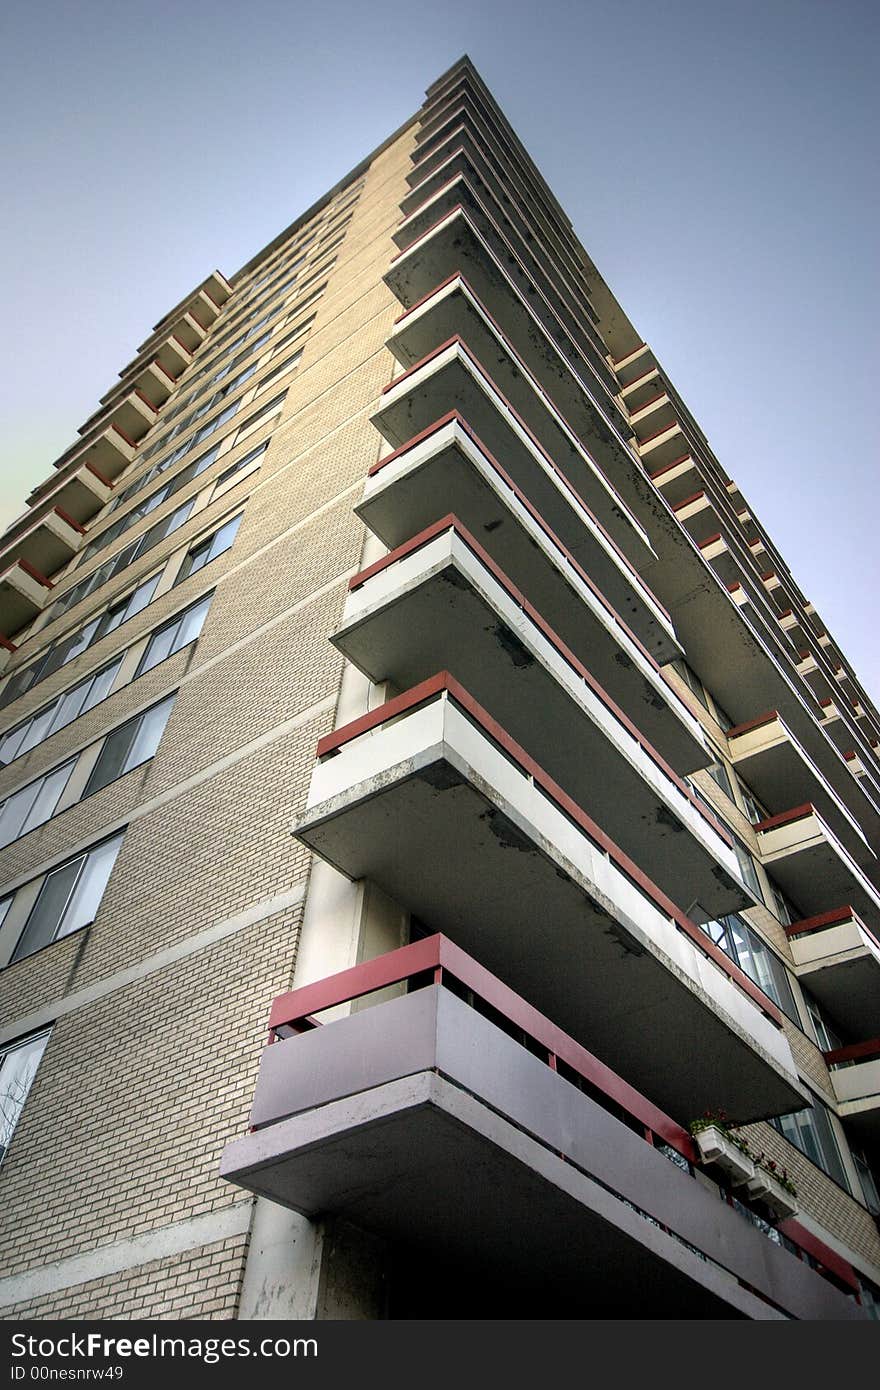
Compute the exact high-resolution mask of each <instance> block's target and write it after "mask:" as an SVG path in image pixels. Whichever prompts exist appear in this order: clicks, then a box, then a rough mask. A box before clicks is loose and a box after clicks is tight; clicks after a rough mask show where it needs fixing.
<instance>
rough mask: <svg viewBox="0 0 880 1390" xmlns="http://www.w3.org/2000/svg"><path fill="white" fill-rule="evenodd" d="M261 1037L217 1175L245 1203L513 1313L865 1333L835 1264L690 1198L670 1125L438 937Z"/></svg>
mask: <svg viewBox="0 0 880 1390" xmlns="http://www.w3.org/2000/svg"><path fill="white" fill-rule="evenodd" d="M404 986H405V987H407V988H408V992H407V993H397V995H396V997H394V998H391V999H389V998H387V996H385V997H384V999H383V1002H370V1001H368V1006H367V1007H362V1005H363V1002H364V998H365V996H368V995H370V994H375V992H376V991H377V990H379V989H382V988H384V989H386V990H387V989H388V988H389V987H390V988H392V989H395V988H396V989H398V990H399V989H400V988H401V987H404ZM340 1005H341V1006H342V1007H346V1006H348V1007H349V1008H352V1009H353V1010H354V1011H353V1012H350V1013H349V1014H348V1016H347V1017H342V1018H338V1017H337V1018H336V1019H335V1020H334V1021H332V1022H325V1023H321V1022H319V1020H318V1018H316V1015H318V1014H320V1013H322V1012H326V1010H328V1009H329V1008H333V1007H336V1008H337V1009H338V1007H339V1006H340ZM359 1005H361V1007H359ZM270 1026H271V1028H272V1030H273V1036H274V1038H275V1041H274V1043H273V1045H272V1046H270V1047H267V1048H266V1049H265V1050H264V1052H263V1055H262V1058H261V1062H260V1073H259V1079H258V1082H257V1089H256V1095H255V1099H254V1105H253V1110H252V1113H251V1122H252V1125H253V1126H254V1130H253V1132H252V1133H250V1134H248V1135H247V1136H246V1137H244V1138H242V1139H238V1140H234V1141H233V1142H232V1143H230V1144H228V1145H227V1147H226V1150H225V1152H224V1155H223V1160H222V1166H221V1175H222V1176H223V1177H224V1178H226V1179H227V1180H228V1181H230V1182H233V1183H236V1184H237V1185H239V1186H241V1187H244V1188H246V1189H247V1190H248V1191H251V1192H255V1193H258V1194H259V1195H261V1196H264V1197H268V1198H269V1199H270V1200H272V1201H275V1202H279V1203H281V1204H282V1205H283V1206H287V1207H291V1208H293V1209H294V1210H295V1211H299V1212H301V1213H303V1214H304V1215H306V1216H307V1217H320V1216H322V1215H324V1214H326V1213H332V1214H335V1215H338V1216H341V1217H344V1218H346V1219H348V1220H350V1221H353V1222H355V1223H357V1224H358V1225H360V1226H362V1227H365V1228H366V1229H368V1230H372V1231H374V1232H376V1233H378V1234H379V1235H381V1236H383V1237H384V1238H385V1239H387V1240H390V1241H392V1242H396V1241H403V1242H405V1243H406V1245H407V1246H408V1247H409V1248H410V1249H411V1250H413V1252H414V1256H415V1259H416V1261H421V1262H423V1263H427V1264H428V1265H431V1264H433V1262H434V1261H435V1260H436V1259H437V1258H438V1257H439V1258H440V1259H442V1260H444V1261H445V1260H450V1261H453V1262H457V1264H458V1266H459V1267H460V1268H466V1269H468V1270H469V1271H471V1272H472V1274H473V1275H474V1277H475V1278H476V1279H478V1280H482V1281H483V1282H484V1283H485V1284H486V1286H487V1287H492V1288H495V1289H497V1288H498V1287H499V1284H500V1286H501V1288H502V1289H510V1291H511V1295H512V1298H511V1301H510V1303H509V1306H510V1307H511V1308H516V1309H519V1308H523V1309H524V1308H530V1309H531V1310H534V1308H535V1306H536V1302H535V1300H536V1299H537V1300H538V1301H539V1304H538V1306H541V1307H543V1306H546V1305H548V1304H549V1306H551V1307H553V1308H554V1310H555V1315H556V1316H564V1315H566V1314H569V1315H571V1316H589V1317H596V1316H597V1315H599V1314H600V1313H602V1314H606V1315H609V1316H618V1317H619V1316H621V1315H628V1314H629V1312H630V1311H631V1310H632V1308H633V1307H643V1306H645V1302H646V1300H647V1301H648V1303H649V1306H650V1307H651V1309H652V1311H653V1312H654V1313H655V1314H657V1315H658V1316H661V1315H665V1316H669V1317H683V1316H688V1317H720V1316H723V1317H750V1318H757V1319H764V1318H771V1319H772V1318H774V1317H778V1316H779V1315H780V1313H781V1314H783V1315H785V1316H788V1317H795V1318H804V1319H806V1318H810V1319H819V1318H835V1319H836V1318H845V1319H851V1318H859V1317H860V1316H861V1314H860V1310H859V1308H858V1307H857V1305H855V1303H854V1302H853V1301H852V1299H851V1298H847V1297H846V1294H847V1293H848V1294H852V1293H854V1292H855V1290H856V1289H857V1287H858V1285H857V1281H856V1278H855V1275H854V1272H853V1270H852V1268H851V1266H849V1265H848V1264H847V1263H846V1261H844V1260H842V1259H841V1258H840V1257H839V1256H838V1255H836V1254H835V1253H834V1252H832V1251H831V1250H829V1249H827V1247H824V1246H822V1245H820V1244H819V1243H818V1242H817V1241H816V1240H815V1238H814V1237H812V1236H810V1235H809V1234H808V1233H807V1232H805V1231H803V1229H802V1228H801V1227H800V1226H799V1225H798V1224H797V1223H796V1222H793V1221H788V1222H785V1223H784V1224H783V1227H782V1231H783V1233H784V1234H782V1235H780V1234H778V1233H776V1234H774V1237H773V1239H769V1238H768V1235H767V1233H766V1228H765V1230H764V1231H763V1232H762V1231H760V1230H758V1229H756V1227H755V1225H754V1224H752V1222H751V1221H750V1220H749V1218H748V1213H747V1210H746V1209H745V1208H744V1207H741V1208H740V1209H739V1210H737V1209H735V1208H734V1207H733V1206H732V1205H731V1204H730V1203H729V1200H724V1198H726V1197H727V1193H726V1191H725V1189H723V1188H719V1187H718V1186H717V1185H716V1183H715V1182H713V1181H710V1180H708V1179H705V1180H704V1181H702V1182H699V1181H696V1180H695V1177H694V1173H695V1166H696V1161H697V1155H696V1152H695V1149H694V1146H693V1143H692V1141H691V1139H690V1136H689V1135H688V1134H687V1132H686V1131H685V1130H683V1129H682V1128H681V1126H680V1125H678V1124H676V1123H675V1122H674V1121H673V1120H672V1119H670V1118H669V1116H668V1115H665V1114H664V1113H663V1112H662V1111H661V1110H659V1109H658V1108H657V1106H656V1105H655V1104H653V1103H652V1102H651V1101H649V1100H647V1099H646V1097H645V1096H644V1095H643V1094H639V1092H638V1091H636V1090H634V1089H633V1087H632V1086H631V1085H629V1084H627V1082H625V1081H623V1080H622V1078H621V1077H620V1076H619V1075H615V1073H614V1072H612V1071H611V1070H609V1068H608V1067H606V1066H604V1065H603V1064H602V1063H601V1062H600V1061H599V1060H598V1059H597V1058H596V1057H595V1056H593V1055H592V1054H591V1053H589V1052H587V1051H586V1050H585V1049H584V1048H583V1047H581V1046H580V1045H579V1044H578V1043H577V1042H576V1041H575V1040H574V1039H573V1038H572V1037H571V1036H568V1035H566V1033H565V1032H563V1031H562V1030H561V1029H560V1028H559V1027H557V1026H556V1025H555V1024H554V1023H551V1022H550V1021H549V1019H548V1018H546V1017H544V1016H543V1015H542V1014H541V1013H539V1012H538V1011H537V1010H536V1009H535V1008H533V1007H532V1006H531V1005H530V1004H529V1003H527V1002H526V1001H525V999H523V998H521V997H520V996H519V995H517V994H515V993H514V992H513V991H512V990H511V989H508V988H507V987H506V986H505V985H504V984H502V983H501V981H500V980H499V979H497V978H496V977H495V976H494V975H492V974H490V973H489V971H488V970H486V969H484V968H483V966H482V965H480V964H478V963H477V962H476V961H475V960H473V959H472V958H471V957H470V956H468V955H466V954H465V953H464V951H462V950H460V949H458V948H457V947H456V946H455V945H453V943H452V942H451V941H449V940H448V939H446V938H445V937H442V936H439V935H438V936H433V937H429V938H428V939H426V940H421V941H418V942H415V943H413V944H412V945H410V946H405V947H403V948H402V949H401V950H398V951H394V952H392V953H390V954H388V955H386V956H380V957H379V958H378V959H375V960H371V961H367V962H365V963H364V964H362V965H360V966H356V967H355V968H354V969H352V970H347V971H343V972H342V973H341V974H339V975H336V976H333V977H331V978H330V979H326V980H321V981H318V982H317V983H315V984H312V985H308V986H306V987H305V988H303V989H299V990H296V991H293V992H291V993H289V994H286V995H282V996H281V997H280V998H279V999H277V1000H276V1001H275V1004H274V1005H273V1008H272V1013H271V1023H270ZM646 1141H647V1142H646ZM807 1250H808V1251H809V1256H810V1257H811V1258H812V1260H814V1261H815V1260H817V1256H818V1257H819V1258H820V1259H821V1267H822V1269H823V1273H819V1272H818V1270H817V1269H815V1268H811V1267H810V1263H808V1262H807V1260H806V1259H804V1255H805V1254H806V1253H807ZM799 1257H800V1258H799ZM415 1267H416V1268H418V1267H419V1266H418V1264H416V1266H415ZM391 1315H392V1316H394V1310H393V1295H392V1310H391Z"/></svg>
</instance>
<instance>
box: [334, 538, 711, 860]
mask: <svg viewBox="0 0 880 1390" xmlns="http://www.w3.org/2000/svg"><path fill="white" fill-rule="evenodd" d="M450 530H451V531H454V532H455V533H456V535H458V536H459V537H460V538H461V539H462V540H463V541H464V543H465V545H467V546H468V548H469V549H470V550H471V551H472V552H473V554H474V555H476V556H477V558H478V559H479V560H480V562H481V563H482V564H483V565H485V566H486V569H487V570H489V572H490V574H492V576H493V577H494V578H495V579H496V580H497V581H498V583H499V584H500V585H501V587H502V588H503V589H504V590H505V592H506V593H507V594H508V595H509V596H510V598H512V599H513V601H514V603H516V605H517V607H519V608H521V609H522V611H523V612H524V613H525V614H526V615H527V617H529V618H531V620H532V622H533V623H534V624H535V626H536V627H537V628H538V630H539V631H540V632H541V633H543V635H544V636H545V637H546V639H547V641H548V642H549V643H550V644H551V646H553V647H554V648H555V649H556V651H557V652H558V653H559V655H560V656H561V657H562V659H563V660H564V661H565V662H566V663H567V665H569V666H570V667H571V669H572V670H573V671H574V672H575V674H576V675H577V676H579V677H580V679H581V680H582V681H584V683H585V684H586V685H587V686H589V688H590V690H592V691H593V694H594V695H596V696H597V697H598V699H599V700H601V702H602V704H603V705H604V706H605V707H606V709H608V710H609V711H610V712H611V714H613V715H614V717H615V719H616V720H617V721H618V723H620V724H621V725H622V726H623V727H624V729H626V731H627V733H628V734H630V736H631V737H632V738H633V739H635V741H636V743H637V744H638V745H639V747H640V748H641V749H642V750H643V751H644V752H645V753H646V754H647V755H648V757H649V758H650V759H651V761H652V762H653V763H654V764H655V765H656V766H657V767H658V768H659V769H660V770H661V772H663V773H665V775H666V776H667V777H668V778H669V780H670V781H671V782H672V783H673V785H674V786H675V787H677V788H678V790H679V791H680V792H681V793H682V795H683V796H685V797H687V799H688V801H689V802H690V803H691V805H692V806H693V807H694V808H695V809H696V810H697V811H698V812H699V813H700V815H701V816H702V817H703V819H704V820H705V821H706V823H707V824H708V825H710V826H711V827H712V829H713V830H714V831H715V833H716V834H717V835H720V836H721V838H722V839H723V840H724V841H725V843H726V844H728V845H731V846H732V844H733V840H732V838H731V835H730V832H729V831H728V830H727V829H726V827H725V826H723V825H722V824H721V822H720V821H718V820H716V818H715V816H714V815H712V813H711V812H710V811H709V810H708V808H707V807H705V806H704V805H703V803H702V802H701V801H700V800H699V799H698V798H697V797H696V796H695V795H694V793H693V791H692V790H691V788H690V787H689V786H688V785H687V783H686V782H683V781H682V780H681V778H680V777H679V775H678V773H677V772H675V771H674V769H673V768H671V767H670V766H669V764H668V763H667V762H666V760H665V759H664V758H663V757H662V755H661V754H660V753H658V752H657V750H656V748H655V747H654V746H653V744H652V743H650V742H649V741H648V739H647V738H646V737H645V735H644V734H643V733H642V731H641V730H640V729H639V728H637V726H636V725H635V724H634V723H633V722H632V720H631V719H630V718H629V716H628V715H626V714H625V713H624V712H623V710H622V709H621V708H620V706H619V705H618V704H617V703H616V701H615V700H614V699H613V698H612V696H611V695H609V694H608V692H607V691H606V690H605V689H604V687H603V686H601V685H600V684H599V682H598V681H597V680H596V678H595V676H593V675H592V674H591V672H590V671H588V670H587V668H586V666H584V664H583V662H581V661H580V660H579V659H578V658H577V657H576V656H575V654H574V652H573V651H571V649H570V648H569V647H567V646H566V644H565V642H563V640H562V638H561V637H560V636H559V635H558V633H556V632H555V631H554V630H553V628H552V627H551V626H550V624H549V623H548V622H546V620H545V619H544V618H542V616H541V614H540V613H539V612H538V610H537V609H536V608H535V607H534V606H533V605H532V604H531V603H530V602H529V601H528V599H527V598H526V597H525V595H524V594H523V593H522V592H521V591H520V590H519V589H518V588H517V587H516V585H515V584H514V583H513V581H512V580H511V579H509V578H508V576H507V575H506V574H505V573H504V571H503V570H502V569H501V568H500V566H499V565H497V564H496V563H495V561H494V560H493V559H492V557H491V555H489V553H488V552H487V551H486V550H484V548H483V546H482V545H480V542H479V541H478V540H477V539H476V537H475V536H474V535H473V534H472V533H471V532H470V531H469V530H468V528H467V527H466V526H465V525H464V523H463V522H462V521H460V520H459V519H458V517H457V516H454V515H453V514H452V513H451V512H450V513H449V515H447V516H445V517H443V518H442V519H441V520H440V521H435V522H434V524H433V525H432V526H427V527H426V528H425V529H424V530H423V531H420V532H419V534H418V535H417V536H413V537H411V538H410V540H408V541H405V542H404V543H403V545H399V546H398V547H397V549H396V550H392V551H391V552H390V554H388V555H385V556H383V557H382V559H381V560H376V561H375V563H374V564H372V565H370V566H369V567H368V568H367V569H365V570H361V572H360V574H356V575H355V576H354V577H353V578H352V579H350V580H349V582H348V587H349V589H352V590H353V589H359V588H361V586H362V585H364V584H366V583H367V582H368V581H369V580H370V579H371V578H372V577H373V575H375V574H379V573H381V571H382V570H384V569H387V568H388V567H389V566H391V565H395V564H397V563H398V562H399V561H400V560H403V559H405V558H406V556H407V555H411V554H413V552H414V551H416V550H421V549H422V548H423V547H424V546H426V545H428V544H429V543H430V542H431V541H432V540H434V539H435V538H436V537H437V536H440V535H443V533H444V532H446V531H450Z"/></svg>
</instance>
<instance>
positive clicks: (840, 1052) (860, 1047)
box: [822, 1038, 880, 1066]
mask: <svg viewBox="0 0 880 1390" xmlns="http://www.w3.org/2000/svg"><path fill="white" fill-rule="evenodd" d="M822 1056H823V1057H824V1058H825V1061H826V1062H827V1063H828V1065H829V1066H833V1065H834V1063H835V1062H860V1061H864V1059H865V1058H866V1057H880V1038H868V1039H867V1041H866V1042H860V1043H851V1044H850V1046H849V1047H835V1048H834V1049H833V1050H832V1051H831V1052H823V1053H822Z"/></svg>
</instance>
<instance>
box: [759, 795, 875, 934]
mask: <svg viewBox="0 0 880 1390" xmlns="http://www.w3.org/2000/svg"><path fill="white" fill-rule="evenodd" d="M754 829H755V833H756V835H757V837H758V850H759V853H760V855H761V862H762V863H763V864H764V865H765V867H766V868H767V869H769V870H771V872H772V876H773V878H774V879H775V880H776V882H777V883H778V884H779V886H780V887H781V888H782V889H783V891H784V892H785V893H787V894H788V896H789V897H790V898H791V899H792V901H793V902H796V903H798V904H799V905H800V907H801V909H802V910H803V909H806V910H807V912H808V914H809V916H811V917H812V916H815V915H817V914H819V913H823V912H831V911H832V910H833V909H834V908H837V907H839V906H840V904H841V903H851V904H852V906H853V907H854V908H855V910H856V912H858V914H859V916H860V917H862V918H863V919H864V921H865V922H866V923H867V925H868V926H869V927H870V928H871V930H872V931H877V930H878V929H880V896H878V893H877V890H876V889H875V888H874V886H873V885H872V884H871V883H870V882H869V881H868V879H867V878H866V877H865V875H864V874H863V873H862V871H861V869H860V868H859V866H858V865H857V864H856V862H855V860H854V859H853V858H852V856H851V855H850V854H848V853H847V851H846V849H845V848H844V846H843V845H842V844H841V842H840V840H839V839H838V838H837V836H836V835H835V834H834V833H833V831H832V830H831V829H830V828H829V827H828V826H827V825H826V823H825V821H824V820H823V819H822V817H821V816H820V815H819V813H818V811H817V810H816V808H815V806H813V805H811V804H809V803H807V804H806V805H804V806H797V807H795V808H794V810H791V811H783V812H782V814H781V815H778V816H771V817H770V818H769V819H768V820H763V821H758V823H757V824H756V825H755V827H754Z"/></svg>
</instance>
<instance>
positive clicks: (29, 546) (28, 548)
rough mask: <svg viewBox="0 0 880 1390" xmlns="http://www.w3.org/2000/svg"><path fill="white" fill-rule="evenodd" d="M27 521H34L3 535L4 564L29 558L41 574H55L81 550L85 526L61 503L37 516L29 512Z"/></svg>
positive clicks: (0, 545)
mask: <svg viewBox="0 0 880 1390" xmlns="http://www.w3.org/2000/svg"><path fill="white" fill-rule="evenodd" d="M24 521H25V522H29V523H30V524H29V525H25V526H19V527H18V528H16V529H15V530H14V531H13V532H12V534H10V535H4V536H0V564H2V565H4V566H6V565H9V564H11V563H12V561H13V560H26V561H27V562H28V564H29V565H30V566H31V568H32V570H36V571H37V572H38V573H39V574H40V575H41V576H43V575H53V574H55V573H56V572H57V571H58V570H60V569H61V567H62V565H66V564H67V562H68V560H70V559H72V558H73V556H74V555H75V554H76V552H77V551H78V550H79V547H80V545H81V543H82V538H83V528H82V526H80V525H79V524H78V523H77V522H76V521H74V520H73V518H72V517H70V516H68V515H67V513H66V512H65V511H63V510H62V509H61V508H60V507H53V508H52V510H51V511H45V512H43V514H42V516H39V517H37V518H36V519H33V517H32V514H31V515H29V514H28V513H27V512H26V513H25V515H24Z"/></svg>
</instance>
